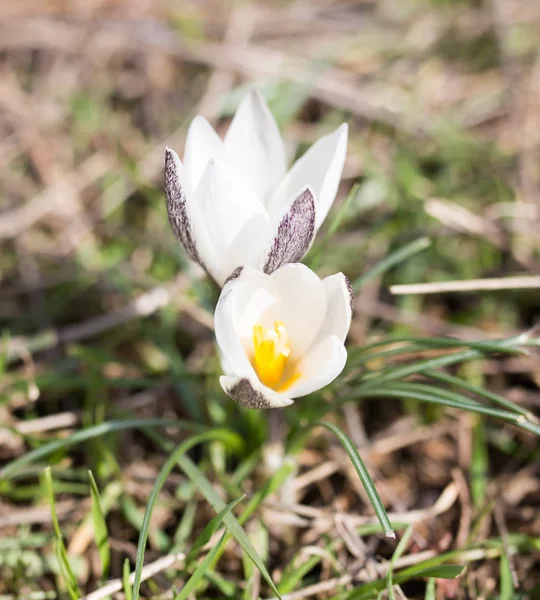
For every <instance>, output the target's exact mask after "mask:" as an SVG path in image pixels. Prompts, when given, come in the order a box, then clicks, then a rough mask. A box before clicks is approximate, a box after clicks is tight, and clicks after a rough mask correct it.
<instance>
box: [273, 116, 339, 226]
mask: <svg viewBox="0 0 540 600" xmlns="http://www.w3.org/2000/svg"><path fill="white" fill-rule="evenodd" d="M347 136H348V127H347V124H346V123H343V124H342V125H340V126H339V127H338V128H337V129H336V130H335V131H334V132H333V133H330V134H329V135H326V136H324V137H323V138H321V139H320V140H318V141H317V142H316V143H315V144H313V146H311V148H310V149H309V150H308V151H307V152H306V153H305V154H304V155H303V156H302V157H300V158H299V159H298V160H297V161H296V163H295V164H294V165H293V166H292V167H291V169H290V171H289V172H288V173H287V175H286V176H285V178H284V179H283V181H282V182H281V184H280V185H279V187H278V189H277V190H276V192H275V194H274V195H273V197H272V199H271V201H270V203H269V204H268V211H269V213H270V214H275V213H276V212H280V211H281V210H283V208H284V207H286V206H288V205H289V204H290V203H291V202H292V199H293V198H294V197H296V195H297V194H298V192H299V191H300V190H301V189H302V188H303V187H305V186H306V185H308V186H309V187H310V188H311V189H312V190H313V193H314V195H315V207H316V212H317V221H316V228H317V229H318V228H319V227H320V226H321V224H322V222H323V221H324V219H325V218H326V215H327V214H328V211H329V210H330V207H331V206H332V203H333V202H334V199H335V197H336V193H337V189H338V186H339V180H340V178H341V172H342V170H343V164H344V162H345V154H346V152H347Z"/></svg>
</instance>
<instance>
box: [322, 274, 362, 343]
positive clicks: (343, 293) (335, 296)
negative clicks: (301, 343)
mask: <svg viewBox="0 0 540 600" xmlns="http://www.w3.org/2000/svg"><path fill="white" fill-rule="evenodd" d="M323 286H324V289H325V290H326V299H327V309H326V317H325V319H324V323H323V326H322V329H321V331H320V332H319V337H318V339H320V340H323V339H324V338H326V337H328V336H331V335H335V336H336V337H337V338H338V339H339V340H340V341H341V342H345V338H346V337H347V334H348V333H349V328H350V326H351V318H352V312H353V306H354V297H353V290H352V287H351V284H350V282H349V280H348V279H347V277H345V275H343V273H336V274H335V275H330V277H326V278H325V279H323Z"/></svg>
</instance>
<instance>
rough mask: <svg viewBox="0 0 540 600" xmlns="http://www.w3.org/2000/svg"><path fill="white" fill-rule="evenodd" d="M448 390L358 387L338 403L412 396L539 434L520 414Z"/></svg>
mask: <svg viewBox="0 0 540 600" xmlns="http://www.w3.org/2000/svg"><path fill="white" fill-rule="evenodd" d="M449 394H450V392H447V391H445V390H440V389H439V388H435V387H432V386H427V385H423V384H419V383H408V382H404V383H394V384H391V385H385V386H383V385H381V386H380V387H379V388H377V389H372V387H371V386H370V388H368V389H367V390H365V389H363V388H361V387H360V388H358V390H357V391H355V392H354V394H353V396H354V398H351V397H350V396H349V397H344V398H342V399H340V400H339V403H340V404H342V403H345V402H349V401H351V399H357V398H385V397H386V398H414V399H416V400H421V401H422V402H429V403H432V404H438V405H440V406H447V407H449V408H457V409H459V410H466V411H469V412H472V413H478V414H481V415H489V416H491V417H497V418H499V419H503V420H504V421H506V422H508V423H512V424H513V425H516V426H518V427H521V428H522V429H525V430H526V431H530V432H531V433H534V434H536V435H540V426H538V425H535V424H534V423H530V422H528V421H527V420H526V419H525V418H524V417H523V416H522V415H516V414H515V413H511V412H509V411H503V410H499V409H496V408H489V407H487V406H484V405H482V404H479V403H474V401H472V400H471V399H470V398H465V399H461V400H460V401H458V400H457V399H455V398H451V397H449Z"/></svg>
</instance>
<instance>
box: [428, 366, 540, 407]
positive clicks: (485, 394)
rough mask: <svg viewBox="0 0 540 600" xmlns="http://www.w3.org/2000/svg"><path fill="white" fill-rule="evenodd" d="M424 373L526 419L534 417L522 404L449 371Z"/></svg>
mask: <svg viewBox="0 0 540 600" xmlns="http://www.w3.org/2000/svg"><path fill="white" fill-rule="evenodd" d="M425 375H427V376H428V377H430V378H431V379H435V380H436V381H441V382H442V383H448V384H449V385H454V386H456V387H461V388H463V389H464V390H467V391H468V392H471V393H473V394H476V395H477V396H480V397H481V398H485V399H486V400H491V401H492V402H494V403H495V404H497V405H499V406H503V407H504V408H506V409H508V410H510V411H513V412H515V413H517V414H519V415H523V416H524V417H525V418H527V419H531V418H532V419H534V418H535V417H534V415H532V414H531V412H530V411H529V410H527V409H526V408H523V407H522V406H519V405H518V404H515V403H514V402H511V401H510V400H507V399H506V398H503V397H502V396H500V395H499V394H495V393H493V392H490V391H489V390H486V389H485V388H482V387H479V386H477V385H473V384H472V383H469V382H468V381H465V380H464V379H461V378H460V377H455V376H454V375H450V374H449V373H443V372H440V371H426V372H425Z"/></svg>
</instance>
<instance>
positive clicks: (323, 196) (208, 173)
mask: <svg viewBox="0 0 540 600" xmlns="http://www.w3.org/2000/svg"><path fill="white" fill-rule="evenodd" d="M346 149H347V125H346V124H345V123H344V124H343V125H341V126H340V127H338V128H337V129H336V130H335V131H334V132H333V133H331V134H329V135H327V136H325V137H323V138H321V139H320V140H318V141H317V142H316V143H315V144H314V145H313V146H312V147H311V148H310V149H309V150H308V151H307V152H306V153H305V154H304V155H303V156H302V157H301V158H300V159H299V160H298V161H297V162H296V163H295V164H294V165H293V166H292V168H291V169H290V170H289V171H288V172H286V158H285V148H284V145H283V141H282V139H281V136H280V133H279V129H278V126H277V124H276V122H275V120H274V117H273V116H272V114H271V113H270V110H269V108H268V106H267V104H266V102H265V100H264V99H263V97H262V96H261V95H260V94H259V93H258V92H257V91H255V90H253V89H252V90H251V91H250V92H249V93H248V94H247V96H246V98H245V99H244V100H243V102H242V103H241V105H240V107H239V109H238V111H237V112H236V115H235V116H234V118H233V120H232V123H231V125H230V127H229V130H228V132H227V135H226V136H225V139H224V140H223V141H222V140H221V139H220V138H219V136H218V135H217V133H216V132H215V131H214V129H213V128H212V127H211V126H210V124H209V123H208V122H207V121H206V120H205V119H204V118H203V117H200V116H198V117H195V119H194V120H193V122H192V123H191V125H190V127H189V131H188V135H187V140H186V148H185V155H184V164H182V163H181V161H180V159H179V157H178V155H177V154H176V153H175V152H174V151H173V150H171V149H169V148H167V150H166V153H165V194H166V199H167V212H168V214H169V221H170V223H171V226H172V229H173V231H174V233H175V235H176V236H177V237H178V239H179V240H180V242H181V243H182V244H183V246H184V248H185V249H186V252H187V253H188V255H189V257H190V258H191V259H192V260H194V261H196V262H198V263H199V264H200V265H201V266H202V267H203V268H204V269H205V270H206V271H207V272H208V273H209V274H210V275H211V276H212V277H213V278H214V279H215V281H216V282H217V283H218V284H219V285H223V282H224V281H225V279H226V278H227V276H228V275H229V274H230V273H231V272H232V271H233V270H234V269H235V268H236V267H238V266H240V265H250V266H254V267H257V268H259V269H261V270H262V271H264V272H265V273H271V272H272V271H275V270H276V269H277V268H279V267H280V266H281V265H284V264H286V263H291V262H297V261H299V260H301V259H302V257H303V256H304V255H305V254H306V252H307V251H308V250H309V248H310V246H311V243H312V241H313V238H314V236H315V233H316V231H317V229H318V228H319V226H320V225H321V223H322V222H323V221H324V219H325V217H326V215H327V214H328V211H329V210H330V207H331V206H332V203H333V201H334V198H335V196H336V192H337V188H338V185H339V180H340V177H341V171H342V169H343V163H344V161H345V153H346Z"/></svg>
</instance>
